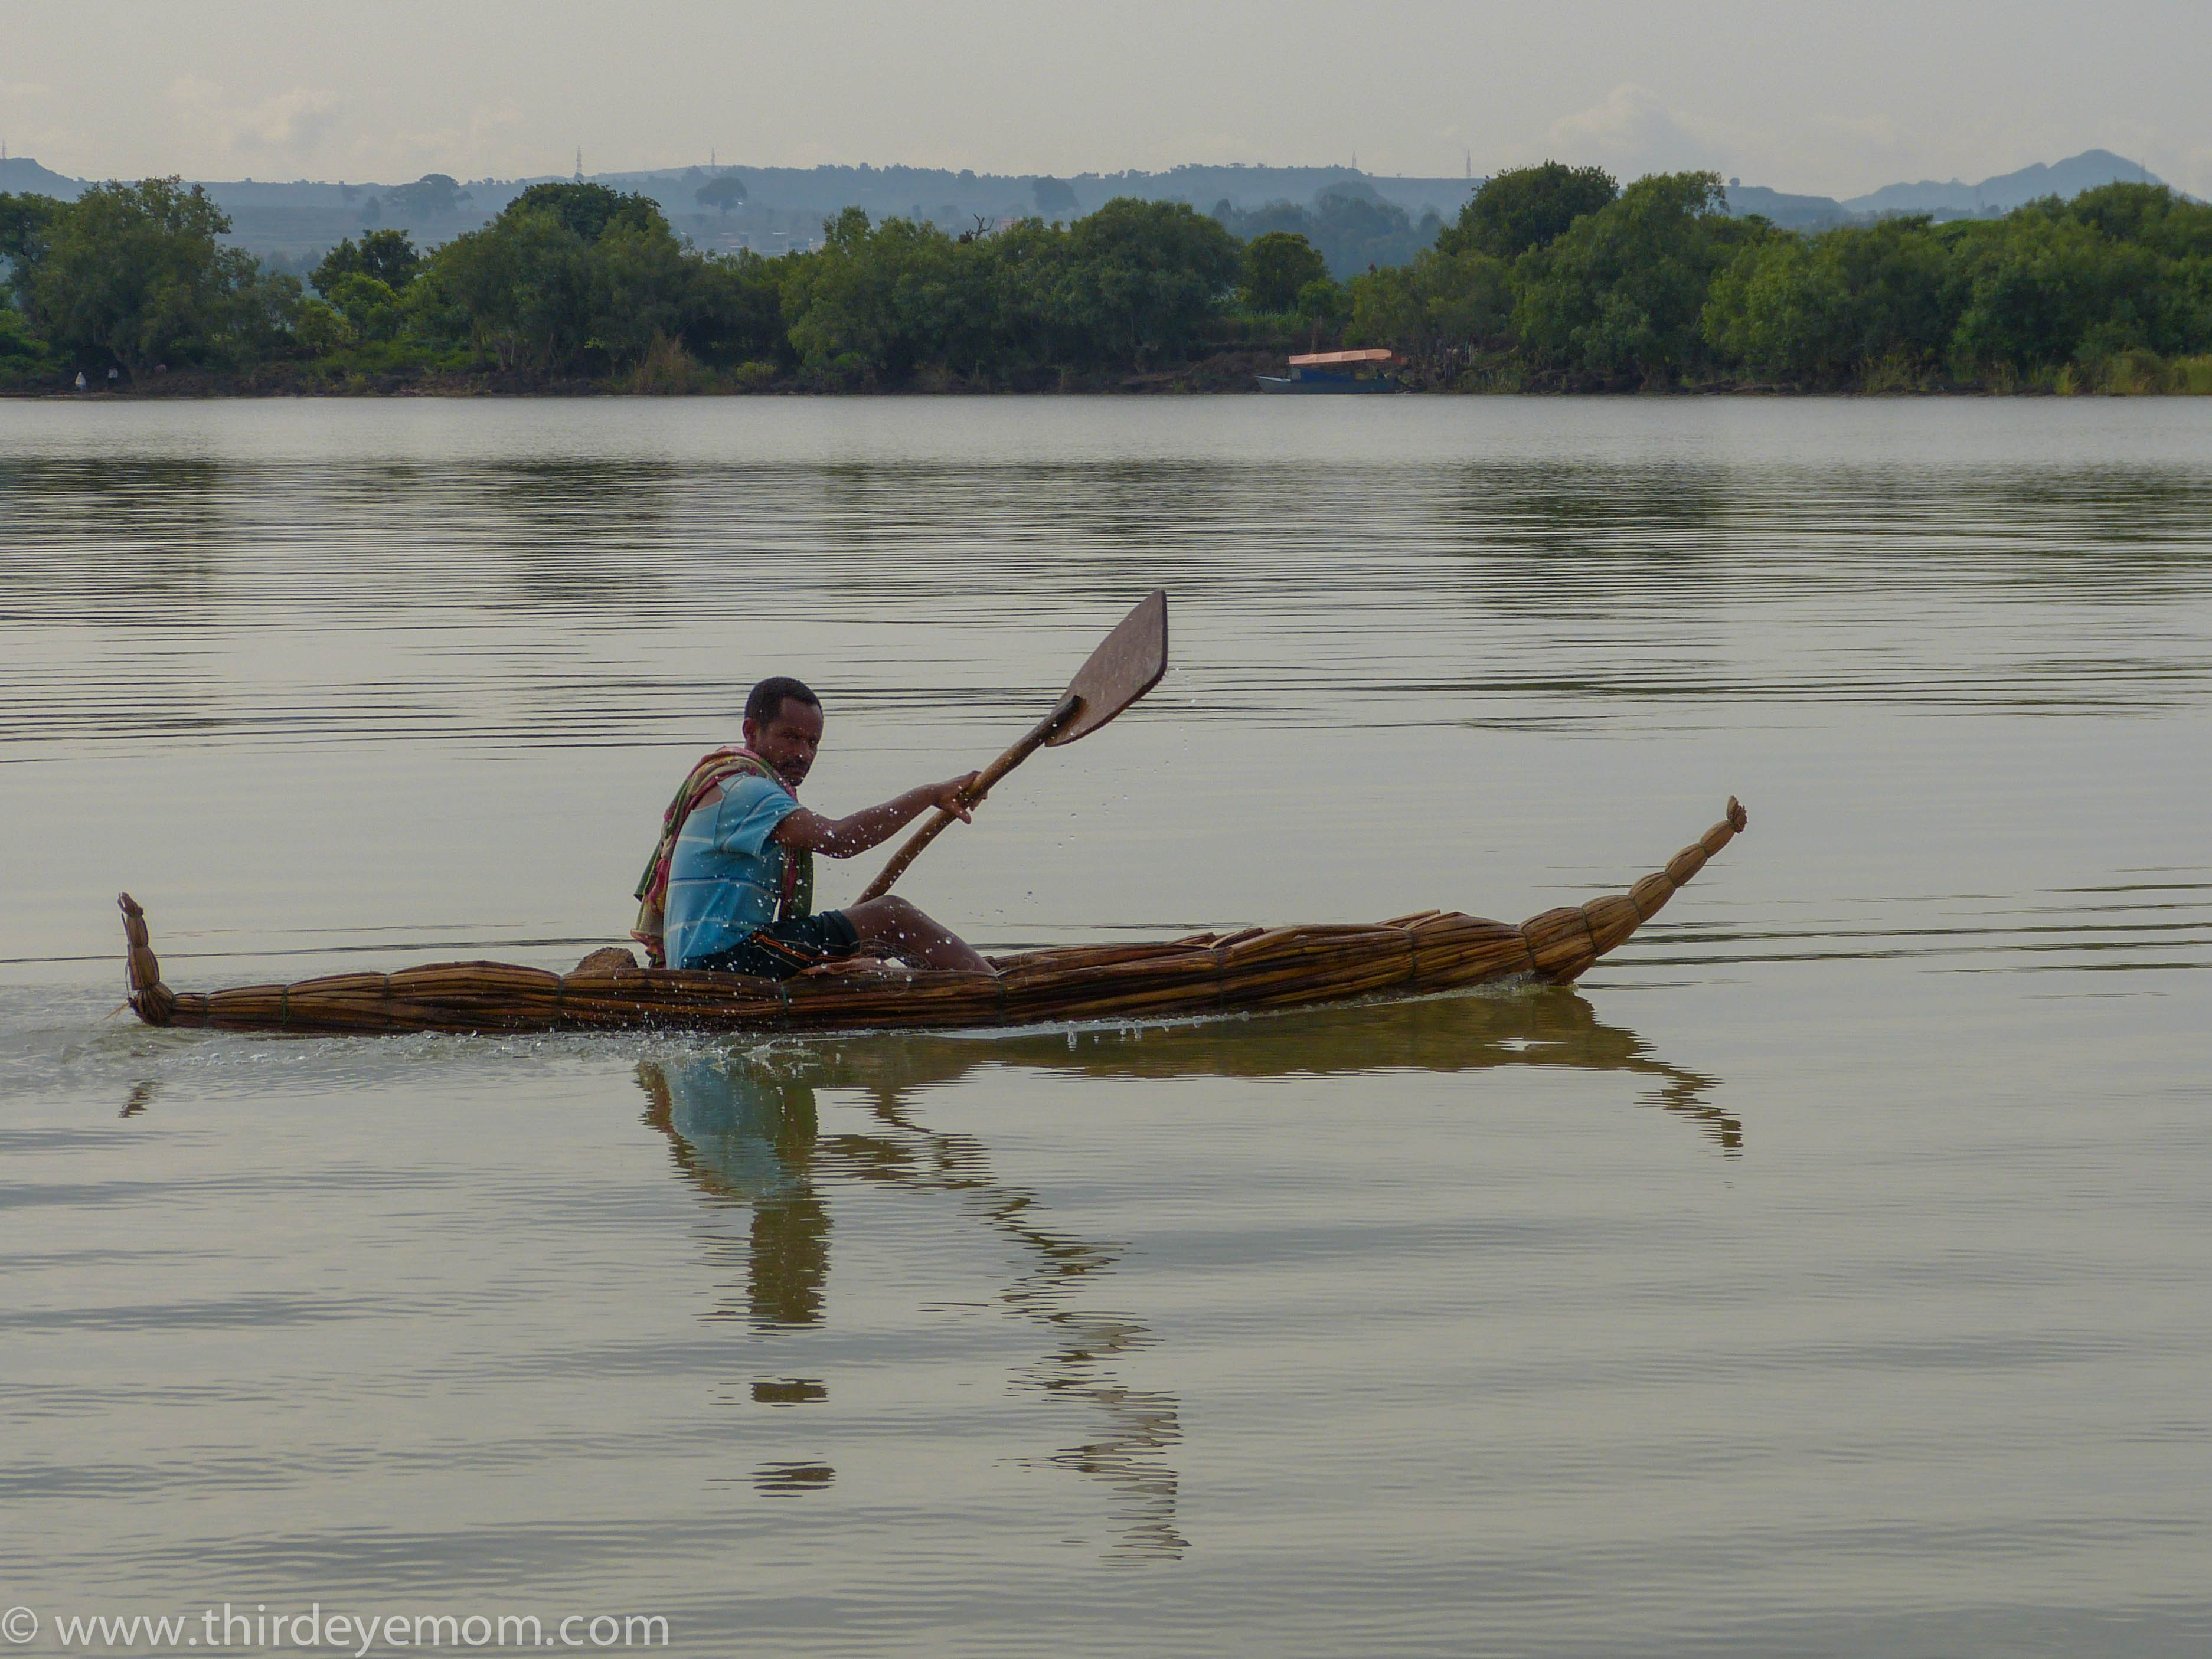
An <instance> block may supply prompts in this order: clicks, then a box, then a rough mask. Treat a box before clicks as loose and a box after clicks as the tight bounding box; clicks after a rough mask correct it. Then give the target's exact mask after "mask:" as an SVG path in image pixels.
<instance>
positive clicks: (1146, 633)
mask: <svg viewBox="0 0 2212 1659" xmlns="http://www.w3.org/2000/svg"><path fill="white" fill-rule="evenodd" d="M1167 671H1168V596H1167V592H1166V590H1164V589H1160V588H1155V589H1154V590H1152V592H1151V593H1148V594H1146V596H1144V597H1143V598H1142V599H1140V600H1139V601H1138V602H1137V608H1136V609H1134V610H1133V611H1131V612H1130V613H1129V614H1128V615H1127V616H1125V617H1123V618H1122V619H1121V626H1120V627H1116V628H1115V630H1114V632H1113V633H1109V634H1108V635H1107V636H1106V637H1105V639H1103V640H1101V641H1100V642H1099V645H1098V649H1097V651H1092V652H1091V660H1090V661H1089V662H1087V663H1085V664H1084V665H1083V666H1082V667H1081V668H1079V669H1076V671H1075V678H1074V679H1073V680H1071V681H1068V682H1067V689H1066V691H1065V692H1063V693H1060V701H1059V702H1057V703H1055V704H1054V705H1053V709H1052V712H1051V713H1050V714H1048V715H1047V716H1045V717H1044V718H1043V719H1042V720H1040V721H1038V722H1037V724H1036V725H1035V726H1034V727H1032V728H1031V729H1030V733H1029V735H1028V736H1026V737H1024V738H1023V739H1022V741H1021V742H1018V743H1017V744H1015V745H1014V746H1013V748H1010V749H1008V750H1007V751H1006V753H1005V754H1002V755H1000V757H999V758H998V759H997V760H994V761H993V762H991V764H990V766H989V767H988V768H987V769H986V770H985V772H984V773H983V775H982V776H981V777H980V778H977V779H976V780H975V788H973V789H971V790H969V791H968V796H967V799H968V804H969V806H971V807H972V806H974V805H975V804H976V803H977V802H980V801H981V800H982V799H983V797H984V796H987V795H988V794H989V793H990V792H991V786H992V785H993V784H995V783H997V782H998V781H999V780H1000V778H1004V777H1005V776H1006V774H1007V773H1008V772H1012V770H1013V769H1014V768H1015V767H1016V766H1019V765H1021V763H1022V762H1023V761H1024V760H1028V759H1029V758H1030V755H1032V754H1036V751H1037V750H1038V749H1039V748H1059V747H1060V745H1061V744H1063V743H1073V742H1074V741H1075V740H1076V739H1077V738H1079V737H1088V736H1090V735H1091V733H1092V732H1094V731H1096V730H1098V728H1099V727H1101V726H1103V725H1104V724H1106V723H1107V722H1108V721H1109V720H1111V719H1112V718H1113V717H1115V715H1117V714H1119V713H1121V711H1122V710H1123V709H1126V708H1127V707H1128V706H1129V705H1130V704H1132V703H1133V702H1135V701H1136V700H1137V699H1139V697H1142V696H1143V695H1144V694H1145V693H1146V692H1148V691H1150V690H1151V689H1152V687H1154V686H1157V685H1158V684H1159V682H1160V676H1161V675H1163V674H1165V673H1166V672H1167ZM959 821H960V820H958V819H957V818H955V817H954V816H953V815H952V814H951V813H949V812H939V814H937V815H936V816H935V817H933V818H932V819H931V820H929V821H928V822H927V824H924V825H923V826H921V828H920V829H918V830H916V831H915V833H914V834H913V835H912V836H911V837H909V838H908V840H907V844H906V845H904V846H902V847H901V848H900V849H899V850H898V851H897V852H896V854H895V855H894V856H893V857H892V858H891V861H890V863H888V864H885V865H884V869H883V874H881V875H878V876H877V877H876V879H875V880H874V881H871V882H869V883H868V890H867V891H866V893H862V894H861V895H860V898H861V899H863V900H866V899H880V898H882V897H883V896H884V894H885V893H889V892H890V890H891V884H892V883H893V882H894V881H897V880H898V879H899V877H900V876H902V875H905V874H906V867H907V866H908V864H911V863H914V861H915V859H916V858H919V857H921V850H922V849H923V848H924V847H926V846H927V845H929V844H930V843H931V842H932V841H934V840H935V839H937V838H938V837H939V835H941V834H943V833H945V826H946V825H947V824H957V823H958V822H959Z"/></svg>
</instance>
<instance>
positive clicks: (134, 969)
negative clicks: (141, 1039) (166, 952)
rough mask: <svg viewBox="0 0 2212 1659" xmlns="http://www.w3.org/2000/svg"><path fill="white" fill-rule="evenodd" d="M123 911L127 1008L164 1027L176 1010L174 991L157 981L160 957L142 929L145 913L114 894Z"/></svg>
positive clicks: (133, 902) (125, 897) (127, 898)
mask: <svg viewBox="0 0 2212 1659" xmlns="http://www.w3.org/2000/svg"><path fill="white" fill-rule="evenodd" d="M115 906H116V908H117V909H118V910H119V911H122V912H123V940H124V950H123V972H124V977H125V979H126V980H128V981H129V984H130V986H131V1012H132V1013H133V1014H137V1016H138V1017H139V1018H140V1019H141V1020H144V1021H145V1022H146V1023H147V1024H148V1025H149V1026H166V1025H167V1024H168V1023H169V1016H170V1015H171V1014H173V1013H175V1012H176V1008H177V994H176V992H174V991H173V990H170V989H169V988H168V987H167V985H165V984H162V983H161V958H160V957H158V956H156V955H155V954H154V947H153V944H152V942H151V941H150V939H149V935H148V934H147V931H146V912H145V911H144V910H143V908H142V907H141V906H140V905H139V903H138V901H137V899H133V898H132V897H131V895H130V894H129V893H118V894H116V895H115Z"/></svg>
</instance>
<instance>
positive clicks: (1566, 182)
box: [1437, 161, 1620, 260]
mask: <svg viewBox="0 0 2212 1659" xmlns="http://www.w3.org/2000/svg"><path fill="white" fill-rule="evenodd" d="M1619 195H1620V185H1619V184H1618V183H1617V182H1615V180H1614V179H1613V175H1612V174H1611V173H1607V172H1606V171H1605V170H1604V169H1603V168H1602V167H1567V166H1565V165H1564V164H1563V163H1561V162H1558V161H1546V162H1544V163H1542V164H1541V166H1538V167H1509V168H1507V169H1506V170H1505V171H1504V173H1499V174H1498V175H1497V176H1496V177H1495V178H1492V179H1486V180H1485V181H1484V183H1483V185H1482V188H1481V189H1480V190H1478V191H1475V193H1474V197H1473V198H1472V199H1471V200H1470V201H1469V202H1468V204H1467V205H1466V206H1465V207H1463V208H1462V209H1460V213H1459V222H1458V223H1456V224H1455V225H1454V226H1452V227H1451V228H1450V229H1449V230H1447V231H1445V232H1444V233H1443V236H1442V237H1440V238H1439V239H1438V242H1437V245H1438V246H1439V247H1440V248H1442V249H1443V251H1445V252H1447V253H1462V252H1474V253H1486V254H1489V255H1491V256H1492V257H1495V258H1498V259H1506V260H1512V259H1517V258H1519V257H1521V256H1522V254H1524V253H1526V252H1528V250H1529V249H1531V248H1541V247H1542V246H1544V245H1546V244H1547V243H1549V242H1552V241H1553V240H1555V239H1557V238H1559V237H1560V236H1563V235H1565V233H1566V231H1567V228H1568V227H1570V226H1571V225H1572V224H1573V223H1574V222H1575V221H1576V220H1577V219H1580V218H1583V217H1584V216H1585V215H1589V214H1593V213H1595V212H1597V211H1598V210H1599V209H1601V208H1603V207H1605V206H1606V205H1607V203H1610V202H1612V201H1613V199H1614V198H1615V197H1618V196H1619Z"/></svg>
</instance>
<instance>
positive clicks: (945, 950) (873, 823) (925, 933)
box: [639, 675, 993, 979]
mask: <svg viewBox="0 0 2212 1659" xmlns="http://www.w3.org/2000/svg"><path fill="white" fill-rule="evenodd" d="M744 735H745V742H744V748H742V749H738V750H730V749H722V750H718V751H717V752H716V753H715V754H711V755H709V756H708V757H707V759H706V760H702V762H701V763H700V764H699V766H697V767H696V768H694V769H693V772H692V774H691V777H690V778H689V779H687V780H686V781H685V784H684V790H681V791H679V792H678V796H677V797H676V801H675V802H674V803H673V804H672V805H671V807H670V808H669V813H668V817H667V819H666V820H665V833H664V834H663V837H662V848H661V851H659V852H656V854H655V855H654V857H655V862H654V864H653V866H652V867H650V868H648V869H647V876H646V882H645V885H644V886H643V887H641V888H640V890H639V897H640V898H641V899H645V900H646V906H647V908H646V911H645V913H644V914H643V915H642V916H641V918H640V920H641V926H640V931H639V937H641V938H642V939H645V940H646V942H647V947H648V948H651V947H652V946H653V944H655V943H657V942H659V941H656V940H654V939H653V938H651V937H649V936H648V934H647V929H649V928H650V926H651V922H650V920H648V918H651V917H653V911H654V899H653V896H652V889H653V887H654V886H655V885H656V883H657V881H658V880H659V873H660V871H661V870H662V869H665V872H666V874H665V882H666V899H665V905H664V906H663V908H664V910H665V918H663V919H661V921H660V927H659V931H660V933H661V935H663V937H664V938H665V951H666V960H667V961H668V963H669V965H670V966H674V967H681V968H706V969H712V970H716V971H719V972H725V973H750V974H757V975H759V976H761V977H762V978H769V979H788V978H791V977H792V976H793V974H795V973H800V972H805V970H806V969H808V968H811V967H812V966H815V965H816V964H817V963H821V962H829V961H836V960H841V959H842V958H844V957H848V956H851V955H853V954H854V953H855V952H856V951H861V950H865V951H866V954H870V955H881V956H896V957H900V958H902V959H903V960H907V961H909V962H912V963H913V964H914V965H915V966H917V967H927V968H964V969H966V970H968V971H969V972H981V973H988V972H992V971H993V970H992V968H991V965H990V964H989V963H988V962H987V961H986V960H984V959H983V958H982V957H981V956H980V955H979V954H976V952H975V951H974V950H973V949H971V948H969V946H968V944H967V943H966V942H964V941H963V940H962V939H961V938H960V937H959V936H958V935H957V934H955V933H953V932H952V931H951V929H948V928H945V927H944V926H942V925H941V924H940V923H937V922H934V921H932V920H931V919H930V918H929V917H927V916H926V915H924V914H923V913H922V912H921V911H919V910H917V909H915V906H914V905H910V904H908V902H907V901H906V900H905V899H901V898H899V897H898V896H897V895H896V894H895V893H886V894H885V895H884V897H882V898H880V899H867V900H865V901H864V902H862V903H860V904H857V905H850V906H848V908H846V909H844V910H842V911H837V910H832V911H821V912H819V913H818V914H817V913H814V912H813V910H812V901H813V855H814V854H815V853H817V852H824V853H827V854H829V857H832V858H850V857H852V856H853V855H854V853H857V852H866V851H867V850H868V849H869V848H870V847H872V846H876V845H880V844H881V843H883V842H884V841H887V840H889V839H890V838H891V837H892V836H894V835H896V834H897V833H898V832H899V831H900V830H902V829H903V828H905V827H906V826H907V825H908V824H910V823H912V822H913V821H914V820H915V819H916V818H918V817H920V816H921V814H923V813H925V812H927V811H928V810H929V809H930V808H933V807H934V808H942V809H943V810H945V811H946V812H949V813H951V814H954V815H955V816H957V818H958V819H959V820H960V821H961V822H962V823H963V824H964V823H967V822H969V820H970V816H971V814H972V811H973V808H971V806H970V805H969V802H968V800H967V798H966V796H967V791H968V790H969V789H970V788H971V787H973V786H974V784H975V780H976V778H977V776H978V774H977V773H975V772H969V773H968V774H967V776H965V777H963V778H951V779H950V780H948V781H947V782H945V783H942V784H923V785H922V786H921V788H919V789H911V790H908V791H907V792H906V793H905V794H903V795H901V796H895V797H894V798H892V799H891V800H889V801H886V802H884V803H883V804H882V805H881V806H875V807H870V808H867V809H866V811H864V812H856V813H854V814H852V815H851V816H849V817H846V818H824V817H822V816H820V815H819V814H816V813H812V812H810V811H808V810H807V809H806V808H805V807H802V806H800V805H799V784H801V783H803V782H804V781H805V778H806V774H807V772H810V771H811V769H812V768H813V766H814V756H815V754H816V752H817V750H819V749H820V748H821V746H822V699H820V698H818V697H817V696H816V695H815V694H814V693H812V692H811V691H809V690H808V689H807V688H806V687H805V686H803V685H801V684H800V683H799V681H796V680H793V679H788V678H786V677H784V676H782V675H778V676H776V677H775V678H774V679H769V680H763V681H761V682H760V684H758V685H757V686H755V687H753V689H752V693H751V694H750V696H748V697H747V698H746V699H745V715H744ZM671 834H672V835H673V837H674V845H673V848H672V849H671V848H670V846H669V838H670V835H671Z"/></svg>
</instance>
